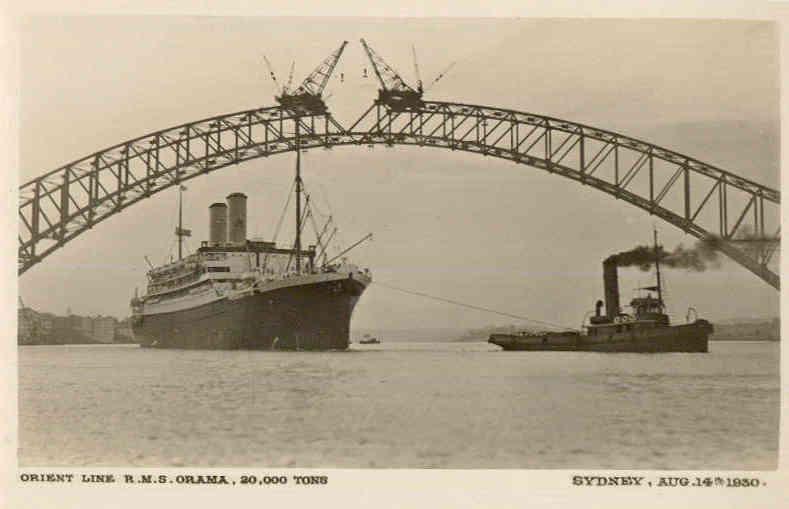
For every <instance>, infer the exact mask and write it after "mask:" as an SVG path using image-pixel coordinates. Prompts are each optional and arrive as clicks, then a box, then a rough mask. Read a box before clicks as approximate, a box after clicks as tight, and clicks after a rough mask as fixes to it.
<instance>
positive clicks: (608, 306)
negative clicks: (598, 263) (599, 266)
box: [603, 256, 619, 320]
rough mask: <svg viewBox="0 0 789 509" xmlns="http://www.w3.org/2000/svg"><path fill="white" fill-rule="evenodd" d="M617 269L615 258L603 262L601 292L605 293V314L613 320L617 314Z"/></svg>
mask: <svg viewBox="0 0 789 509" xmlns="http://www.w3.org/2000/svg"><path fill="white" fill-rule="evenodd" d="M618 272H619V268H618V266H617V262H616V257H613V256H612V257H609V258H607V259H606V260H605V261H604V262H603V290H604V292H605V314H606V316H607V317H608V318H609V319H610V320H613V319H614V318H616V316H617V315H618V314H619V273H618Z"/></svg>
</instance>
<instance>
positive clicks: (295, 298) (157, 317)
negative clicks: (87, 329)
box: [132, 278, 366, 350]
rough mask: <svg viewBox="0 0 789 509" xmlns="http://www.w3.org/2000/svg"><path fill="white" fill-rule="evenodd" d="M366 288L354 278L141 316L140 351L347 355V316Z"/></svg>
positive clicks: (137, 334)
mask: <svg viewBox="0 0 789 509" xmlns="http://www.w3.org/2000/svg"><path fill="white" fill-rule="evenodd" d="M365 286H366V285H365V284H364V283H363V282H361V281H358V280H355V279H353V278H346V279H341V280H331V281H322V282H316V283H311V284H306V285H297V286H287V287H283V288H276V289H272V290H268V291H263V292H259V291H255V292H250V293H248V294H246V295H244V296H241V297H238V298H235V299H232V300H231V299H227V298H224V299H220V300H216V301H213V302H210V303H208V304H204V305H201V306H196V307H192V308H189V309H183V310H179V311H174V312H169V313H157V314H150V315H141V316H139V317H137V318H136V319H135V320H134V323H133V324H132V330H133V332H134V335H135V338H137V340H138V341H139V342H140V344H141V346H143V347H151V348H184V349H212V350H225V349H227V350H230V349H263V350H345V349H346V348H348V343H349V332H350V321H351V314H352V312H353V309H354V306H355V305H356V303H357V301H358V300H359V297H360V296H361V294H362V292H364V289H365Z"/></svg>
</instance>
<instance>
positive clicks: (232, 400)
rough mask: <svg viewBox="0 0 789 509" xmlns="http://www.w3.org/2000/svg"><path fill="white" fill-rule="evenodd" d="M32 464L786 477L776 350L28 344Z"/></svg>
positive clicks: (753, 345)
mask: <svg viewBox="0 0 789 509" xmlns="http://www.w3.org/2000/svg"><path fill="white" fill-rule="evenodd" d="M18 351H19V446H20V448H19V463H20V465H22V466H38V465H51V466H94V465H104V466H194V467H204V466H227V467H232V466H272V467H276V466H279V467H350V468H354V467H359V468H370V467H372V468H424V467H429V468H608V469H613V468H622V469H628V468H639V469H652V468H654V469H710V470H727V469H743V470H751V469H773V468H775V467H776V464H777V451H778V426H779V421H778V419H779V406H780V401H779V376H778V373H779V345H778V343H766V342H764V343H762V342H711V343H710V353H708V354H657V355H650V354H599V353H582V352H502V351H499V349H498V348H497V347H495V346H492V345H488V344H486V343H481V342H480V343H451V342H433V343H424V342H423V343H416V342H397V343H395V342H384V343H383V344H380V345H364V346H361V345H352V349H351V351H347V352H329V353H325V352H324V353H317V352H249V351H185V350H150V349H141V348H138V347H136V346H38V347H19V350H18Z"/></svg>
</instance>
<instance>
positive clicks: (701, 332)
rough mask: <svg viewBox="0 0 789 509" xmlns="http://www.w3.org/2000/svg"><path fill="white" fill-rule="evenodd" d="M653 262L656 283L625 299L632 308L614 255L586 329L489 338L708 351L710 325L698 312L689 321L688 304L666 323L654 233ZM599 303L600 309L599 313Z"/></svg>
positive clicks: (548, 345) (537, 345) (511, 345)
mask: <svg viewBox="0 0 789 509" xmlns="http://www.w3.org/2000/svg"><path fill="white" fill-rule="evenodd" d="M653 262H654V265H655V274H656V280H657V281H656V284H655V285H654V286H648V287H644V288H641V290H642V291H645V293H646V294H645V295H641V296H638V297H635V298H634V299H632V300H631V301H630V307H631V309H632V313H625V312H623V311H622V309H621V307H620V304H619V275H618V261H617V258H616V256H611V257H609V258H607V259H606V260H605V261H604V262H603V286H604V294H605V304H604V303H603V301H602V300H598V301H597V303H596V304H595V312H594V315H593V316H591V317H590V318H589V324H588V325H586V333H585V334H583V333H581V332H579V331H561V332H542V333H539V332H537V333H535V332H521V333H519V334H491V336H490V338H489V339H488V342H489V343H493V344H495V345H498V346H500V347H501V348H503V349H504V350H537V351H539V350H548V351H567V350H570V351H590V352H634V353H641V352H643V353H649V352H652V353H657V352H707V351H708V338H709V336H710V334H712V332H713V327H712V324H711V323H710V322H708V321H707V320H704V319H700V318H698V317H695V318H694V320H693V321H692V322H691V321H690V315H691V313H690V311H691V310H692V308H691V309H690V310H688V311H689V312H688V320H687V323H683V324H679V325H671V324H670V323H669V316H668V315H667V314H666V307H665V304H664V302H663V288H662V282H661V277H660V256H659V249H658V244H657V232H655V248H654V260H653ZM603 306H605V313H602V312H601V309H602V308H603ZM694 314H695V312H694Z"/></svg>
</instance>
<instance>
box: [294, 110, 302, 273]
mask: <svg viewBox="0 0 789 509" xmlns="http://www.w3.org/2000/svg"><path fill="white" fill-rule="evenodd" d="M295 120H296V272H297V273H299V272H301V146H300V142H299V117H298V116H296V118H295Z"/></svg>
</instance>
